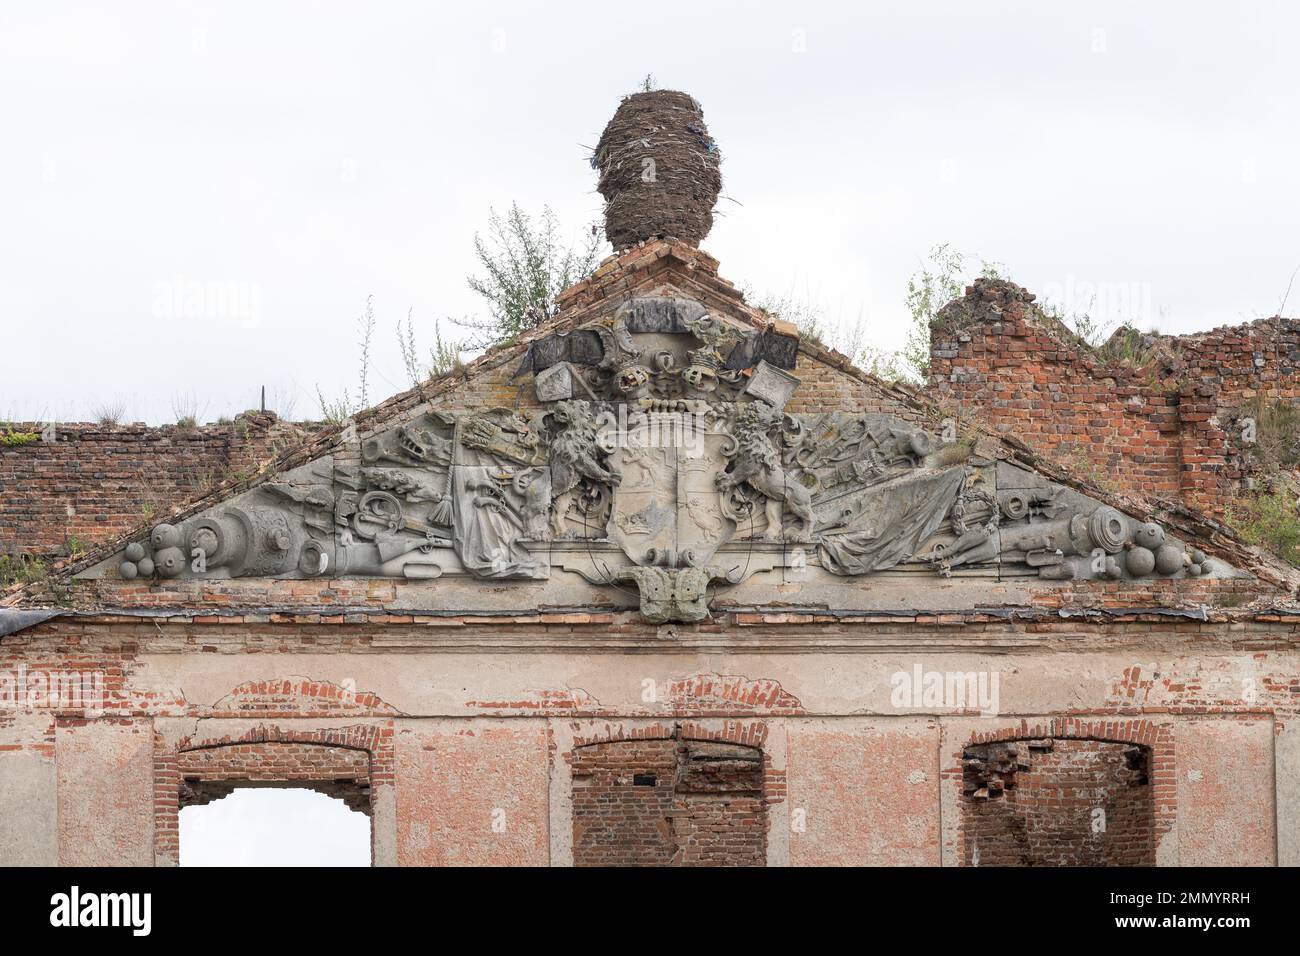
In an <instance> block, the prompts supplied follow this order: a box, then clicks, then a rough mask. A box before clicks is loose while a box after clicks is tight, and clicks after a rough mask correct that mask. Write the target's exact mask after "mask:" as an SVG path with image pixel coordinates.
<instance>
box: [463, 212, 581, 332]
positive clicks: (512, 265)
mask: <svg viewBox="0 0 1300 956" xmlns="http://www.w3.org/2000/svg"><path fill="white" fill-rule="evenodd" d="M604 244H605V239H604V236H603V234H602V233H601V230H600V228H599V227H598V226H596V225H593V226H592V227H591V231H590V234H589V235H588V236H587V238H586V239H584V241H583V242H582V243H581V244H580V245H579V246H577V247H574V246H565V245H564V243H563V242H562V240H561V238H560V225H559V220H558V219H556V216H555V213H554V212H552V211H551V209H550V207H549V206H543V207H542V213H541V215H540V216H538V217H537V219H536V220H535V221H534V219H533V217H531V216H529V215H528V214H527V213H525V212H524V211H523V210H522V209H520V208H519V204H518V203H511V204H510V210H509V212H507V213H506V214H505V216H501V215H499V214H498V213H497V212H496V211H495V210H492V211H491V213H490V215H489V217H488V230H487V234H486V235H483V234H480V233H475V234H474V255H475V257H476V258H477V259H478V263H479V266H480V267H481V269H482V273H481V274H480V275H472V276H470V277H469V279H468V281H469V287H470V289H472V290H473V291H474V292H476V293H477V294H478V295H480V296H482V297H483V299H484V300H485V301H486V302H487V307H488V315H487V318H485V319H478V318H472V317H471V318H463V319H457V320H454V321H455V324H457V325H460V326H462V327H464V328H467V329H470V330H472V332H473V333H474V334H473V335H472V337H471V338H470V340H469V341H468V342H466V343H465V348H466V349H467V350H473V349H482V348H487V347H488V346H491V345H495V344H496V343H497V342H502V341H508V340H510V339H513V338H515V337H516V336H518V335H519V334H520V333H522V332H526V331H528V330H529V329H532V328H536V327H537V326H538V325H541V324H542V323H543V322H545V321H547V320H548V319H550V318H552V317H553V316H554V315H555V314H556V306H555V300H556V298H557V297H558V296H559V294H560V293H561V292H563V291H564V290H565V289H566V288H568V287H569V286H571V285H573V284H574V283H575V282H578V281H580V280H582V279H585V278H586V277H587V276H589V275H591V273H592V271H593V270H594V269H595V267H596V264H597V263H598V262H599V261H600V254H601V251H602V247H603V246H604Z"/></svg>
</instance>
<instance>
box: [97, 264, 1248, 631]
mask: <svg viewBox="0 0 1300 956" xmlns="http://www.w3.org/2000/svg"><path fill="white" fill-rule="evenodd" d="M673 248H674V247H673V246H671V245H667V244H661V245H660V246H658V247H656V248H654V249H653V250H652V252H653V253H658V252H660V251H663V252H664V255H662V256H656V257H655V258H654V262H663V263H664V264H663V265H661V266H659V267H658V268H657V270H656V271H655V272H654V274H653V275H650V276H646V277H644V278H642V277H637V278H636V281H635V282H632V280H631V277H633V276H636V273H637V272H638V269H637V268H632V265H633V264H634V263H635V261H636V260H633V263H624V267H625V268H624V272H625V273H626V278H628V281H629V282H631V285H632V287H633V289H634V291H637V292H641V291H645V292H647V293H649V294H635V295H631V296H618V297H609V298H604V299H595V298H593V299H590V300H588V301H586V302H584V303H583V304H582V305H581V307H571V308H570V310H568V311H567V312H566V313H563V314H562V315H561V317H560V319H559V320H558V321H556V322H554V323H551V324H550V325H548V326H547V327H545V328H542V329H539V330H537V331H535V332H534V333H532V334H530V335H529V336H527V337H526V338H524V339H521V341H519V342H518V343H514V344H513V345H511V346H510V347H508V348H505V349H502V350H499V352H497V353H495V354H490V355H489V356H485V357H484V359H482V360H480V361H479V362H478V363H476V367H474V368H472V369H471V370H469V371H468V372H467V374H465V375H464V376H463V377H458V378H454V379H452V380H449V381H446V382H444V383H441V385H440V391H439V392H438V393H437V394H435V395H430V396H428V397H427V399H426V400H425V401H422V402H418V404H411V405H410V407H407V408H400V404H399V403H398V401H397V400H395V407H397V408H399V409H400V410H397V411H394V412H393V413H392V414H391V415H390V417H388V418H387V419H386V420H383V421H364V420H361V421H357V422H353V423H350V424H349V426H348V427H347V428H345V429H344V430H343V431H342V432H341V434H340V436H339V437H340V439H341V440H340V441H339V442H338V443H337V444H336V445H335V446H334V447H333V448H332V450H331V452H330V453H329V454H328V455H323V456H319V457H317V458H315V459H312V460H310V461H306V462H303V463H301V464H297V465H295V466H294V467H293V468H290V469H288V470H286V471H284V472H282V473H278V474H273V475H268V476H266V478H264V480H262V481H261V482H260V483H258V484H257V485H256V486H255V487H252V488H250V489H249V490H247V491H244V492H242V493H239V494H237V495H235V496H233V497H230V498H228V499H227V500H225V501H222V502H220V503H217V504H213V505H209V506H207V507H205V508H203V509H201V510H199V511H197V512H195V513H193V514H189V515H185V516H183V517H182V518H181V519H180V520H176V521H172V520H168V521H163V522H159V523H158V524H156V525H155V526H154V527H152V528H151V529H149V532H148V535H147V536H141V537H140V538H139V539H137V540H133V541H131V542H129V543H127V544H126V545H125V546H124V547H122V548H121V549H119V550H118V551H117V552H115V553H114V554H112V555H111V556H109V557H107V558H104V559H102V560H99V561H98V562H97V563H95V564H94V565H93V566H90V567H87V568H85V569H83V570H81V571H80V572H79V573H78V574H77V576H76V579H77V580H78V581H81V582H90V583H91V586H92V588H93V589H94V591H95V593H96V594H97V600H100V601H104V602H107V603H118V602H126V603H132V602H134V601H137V600H141V599H144V598H145V595H146V594H147V595H148V600H149V601H150V602H153V601H156V600H159V599H160V598H161V599H162V600H164V601H166V600H168V599H169V598H168V596H170V600H177V601H194V600H196V599H197V600H200V601H218V602H223V603H225V602H234V603H248V602H255V603H262V604H272V603H280V602H283V603H285V604H288V605H295V604H303V603H305V604H307V605H317V604H329V603H333V602H334V601H335V600H338V598H339V595H340V594H343V595H350V594H357V593H366V594H371V593H373V588H374V586H375V584H377V583H379V582H389V584H388V586H389V587H390V588H391V589H392V594H393V596H394V600H393V601H392V602H389V603H390V605H391V606H394V607H402V608H404V609H409V610H414V611H427V610H434V609H448V610H454V611H456V612H458V613H467V614H470V613H489V612H492V613H495V612H507V613H523V612H526V611H528V610H530V609H534V608H537V607H539V606H550V607H556V608H562V607H563V608H590V609H629V610H630V609H631V608H633V607H635V608H637V609H638V611H639V616H640V618H641V619H642V620H643V621H645V622H647V623H650V624H663V623H674V622H693V621H702V620H706V619H707V618H708V617H709V616H710V607H711V606H716V607H718V608H719V609H721V608H725V607H769V606H773V605H776V604H781V605H784V606H788V607H790V608H792V609H795V610H798V609H805V610H816V609H818V608H823V607H828V608H834V609H843V610H853V609H859V610H865V609H871V608H882V607H884V608H888V607H896V608H903V607H908V606H915V605H916V604H917V603H918V595H921V599H922V600H924V601H925V602H926V603H927V604H933V605H935V606H945V607H955V608H963V607H965V608H972V607H976V606H981V605H986V604H988V603H991V602H993V601H999V602H1001V603H1013V604H1020V605H1031V604H1033V603H1035V601H1036V600H1038V597H1037V595H1038V594H1040V593H1042V592H1050V591H1051V590H1052V589H1054V588H1056V587H1058V586H1061V585H1069V586H1071V587H1075V588H1077V587H1080V586H1083V587H1087V586H1091V585H1096V586H1097V587H1099V588H1102V589H1103V590H1104V589H1106V588H1107V587H1113V586H1115V585H1125V584H1128V583H1132V584H1136V585H1143V584H1145V583H1147V582H1151V583H1154V584H1167V585H1170V586H1174V587H1180V586H1182V585H1183V584H1186V585H1196V586H1199V585H1200V584H1201V582H1228V583H1232V582H1236V581H1238V580H1239V579H1240V580H1247V581H1248V580H1249V575H1247V574H1245V573H1244V572H1243V571H1241V570H1240V569H1239V568H1237V567H1234V566H1233V565H1232V563H1230V562H1228V561H1225V560H1223V559H1222V558H1221V557H1218V556H1217V555H1212V554H1211V553H1209V552H1207V551H1206V550H1205V549H1204V548H1203V547H1201V546H1200V545H1199V544H1198V543H1197V542H1196V541H1194V540H1193V541H1188V540H1185V539H1183V538H1181V537H1179V536H1178V535H1176V534H1174V533H1171V532H1169V531H1168V530H1167V529H1166V528H1165V527H1164V526H1162V525H1160V524H1159V523H1156V522H1153V521H1150V520H1144V519H1143V517H1142V516H1140V515H1132V514H1125V513H1123V512H1122V511H1121V510H1119V509H1117V508H1115V507H1112V506H1110V505H1107V504H1105V503H1103V502H1102V501H1100V500H1097V499H1096V498H1093V497H1090V496H1089V495H1087V494H1086V493H1081V492H1080V491H1078V490H1076V489H1074V488H1071V487H1067V486H1065V485H1062V484H1060V483H1058V482H1056V481H1053V480H1051V479H1049V478H1047V477H1045V476H1043V475H1041V474H1038V473H1036V472H1035V471H1034V470H1033V469H1032V468H1027V467H1025V466H1023V465H1018V464H1016V463H1014V462H1012V461H1010V460H1006V459H1005V457H1004V456H1003V451H1002V450H1001V449H999V448H998V447H997V446H996V445H995V444H992V443H989V442H987V441H984V442H983V443H981V442H980V441H979V440H972V439H970V438H969V436H962V435H960V434H959V433H958V431H957V429H956V426H955V424H954V423H953V422H951V421H939V422H934V421H933V418H932V415H931V413H930V412H929V410H927V409H925V408H923V407H919V406H918V405H917V404H916V403H915V402H908V401H907V400H906V396H904V395H902V393H895V394H890V393H888V392H887V390H885V389H883V388H881V387H879V386H875V387H873V386H872V384H871V383H870V382H869V381H868V380H865V379H863V378H859V377H856V376H854V375H853V374H851V373H850V372H849V371H848V370H846V369H844V368H842V367H840V368H837V367H836V365H835V364H834V362H835V360H834V358H833V357H831V356H828V355H826V353H824V352H822V351H821V350H819V349H815V348H814V347H810V346H808V345H807V344H806V343H801V342H800V340H799V337H798V334H797V331H796V330H794V329H793V328H792V327H789V326H785V325H783V324H781V323H779V322H776V321H772V320H768V319H766V318H765V317H764V316H762V315H760V314H755V313H752V312H751V311H749V310H748V309H747V308H746V307H744V306H743V303H741V302H740V301H739V299H733V300H730V301H728V302H727V303H726V307H724V308H718V309H716V310H710V309H709V308H708V307H706V305H705V304H704V303H703V302H701V301H699V300H698V299H692V298H689V297H688V293H690V292H692V291H693V290H694V288H695V285H696V284H695V280H694V279H693V278H690V277H683V276H682V272H683V270H682V269H681V268H680V266H679V265H678V264H677V259H676V254H675V253H674V251H673ZM664 260H666V261H664ZM687 271H689V270H687ZM597 275H598V276H599V273H598V274H597ZM569 301H571V302H572V301H573V297H572V296H571V297H570V299H569ZM574 313H577V314H576V315H575V314H574ZM804 377H807V378H809V379H810V380H811V382H812V383H813V385H812V391H813V393H814V394H813V396H812V397H811V398H810V399H807V400H805V401H802V402H801V401H799V400H798V398H797V397H798V396H799V394H800V392H801V390H802V389H803V387H804V382H803V378H804ZM424 397H425V396H424V393H423V391H422V390H417V391H416V392H414V393H408V394H407V395H406V396H403V397H401V398H400V402H408V403H414V402H415V400H416V399H418V398H424ZM863 398H866V400H865V401H864V400H862V399H863ZM507 400H508V403H507ZM837 404H838V405H839V407H836V406H837ZM877 409H881V410H877ZM289 582H302V583H295V584H291V583H289ZM484 582H491V583H492V585H493V586H492V588H491V590H490V591H487V590H484V589H483V587H482V584H483V583H484ZM271 598H275V599H276V600H275V601H272V600H270V599H271Z"/></svg>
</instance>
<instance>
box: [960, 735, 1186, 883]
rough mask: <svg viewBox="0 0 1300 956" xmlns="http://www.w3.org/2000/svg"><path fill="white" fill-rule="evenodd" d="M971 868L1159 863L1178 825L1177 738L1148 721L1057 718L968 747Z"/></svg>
mask: <svg viewBox="0 0 1300 956" xmlns="http://www.w3.org/2000/svg"><path fill="white" fill-rule="evenodd" d="M961 756H962V775H961V782H962V787H961V802H960V806H961V833H962V839H961V854H962V857H961V859H962V863H963V864H965V865H967V866H971V865H976V866H1151V865H1154V864H1155V862H1156V848H1157V846H1158V844H1159V840H1160V837H1161V836H1162V835H1163V834H1164V833H1166V832H1168V830H1169V828H1170V827H1171V826H1172V824H1173V813H1174V803H1173V791H1174V786H1175V782H1174V779H1173V738H1172V732H1171V731H1170V729H1169V728H1168V727H1163V726H1157V725H1154V724H1152V723H1150V722H1149V721H1144V720H1104V721H1100V720H1099V721H1089V720H1079V719H1075V718H1056V719H1053V720H1050V721H1045V722H1042V723H1039V724H1035V725H1033V726H1028V725H1024V724H1022V726H1021V727H1019V728H1010V729H1002V730H999V731H996V732H994V733H989V734H976V735H973V737H972V741H971V742H970V743H968V744H967V745H966V746H965V747H964V748H963V751H962V754H961Z"/></svg>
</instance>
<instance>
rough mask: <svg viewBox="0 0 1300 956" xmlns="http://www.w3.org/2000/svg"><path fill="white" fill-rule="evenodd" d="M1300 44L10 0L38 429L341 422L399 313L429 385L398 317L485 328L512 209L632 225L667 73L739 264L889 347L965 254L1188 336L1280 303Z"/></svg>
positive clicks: (12, 369)
mask: <svg viewBox="0 0 1300 956" xmlns="http://www.w3.org/2000/svg"><path fill="white" fill-rule="evenodd" d="M1298 38H1300V4H1294V3H1291V4H1284V3H1266V2H1252V3H1240V4H1232V3H1227V2H1216V3H1200V2H1186V0H1184V2H1167V3H1157V2H1145V3H1142V4H1134V3H1128V2H1116V3H1090V2H1086V0H1074V2H1071V3H1068V4H1067V3H1064V2H1061V3H1047V2H1042V0H1033V2H1029V0H1027V2H1022V3H1004V2H994V0H980V2H970V0H964V2H945V3H938V2H934V3H925V2H909V3H906V4H900V3H890V4H883V3H881V4H849V3H845V2H842V0H841V2H836V3H802V2H801V3H750V4H740V3H710V2H705V0H689V2H675V0H658V2H656V3H653V4H646V3H635V2H628V3H622V4H611V3H609V2H604V3H600V4H585V5H584V4H577V3H569V4H562V5H561V4H543V3H533V4H523V3H513V4H487V3H482V4H481V3H473V4H468V3H446V4H436V3H398V2H373V3H347V4H342V3H325V2H311V3H306V2H302V3H290V2H266V0H261V2H221V3H215V2H214V3H178V2H174V0H167V2H157V3H146V2H130V0H124V2H117V3H112V4H107V3H66V2H57V0H54V2H52V0H43V2H40V3H19V2H16V0H0V117H2V118H3V125H2V126H0V130H2V132H0V143H2V148H0V324H2V325H0V328H2V333H3V334H0V419H3V418H37V417H47V416H50V417H55V418H57V419H60V420H75V419H84V418H87V417H91V416H92V415H93V413H94V411H95V409H96V408H97V406H99V405H102V404H108V403H111V402H113V401H119V400H120V401H124V402H125V403H126V407H127V417H128V418H130V419H143V420H148V421H150V422H164V421H170V420H172V419H174V417H175V416H174V415H173V412H172V405H173V404H174V403H175V402H176V400H177V399H181V401H180V402H179V404H182V405H184V404H186V403H187V401H186V399H185V396H190V395H192V396H193V397H194V400H195V403H196V404H197V405H198V409H199V411H200V413H201V417H202V418H205V419H213V418H216V417H217V416H219V415H224V414H232V413H234V412H236V411H238V410H240V409H242V408H246V407H250V406H255V405H256V404H257V394H258V388H259V386H261V385H265V386H266V387H267V389H268V392H269V393H270V394H271V395H272V396H273V399H280V398H283V397H286V396H295V397H296V401H295V403H294V408H293V409H292V410H293V412H294V413H295V414H296V415H297V417H309V416H314V415H316V414H318V412H319V408H318V405H317V401H316V398H315V385H316V383H320V384H321V386H322V387H323V388H324V389H325V391H326V392H327V393H328V394H331V395H332V394H335V393H337V391H338V390H339V389H340V388H341V387H342V386H343V385H354V383H355V379H356V373H357V364H358V359H357V350H356V348H355V345H354V340H355V321H356V317H357V315H358V314H359V312H360V311H361V308H362V306H363V303H364V301H365V298H366V296H367V294H371V293H373V294H374V296H375V303H376V309H377V312H378V316H379V329H378V331H377V333H376V339H375V356H374V360H375V366H376V368H375V375H374V381H373V384H372V390H371V396H370V397H371V400H372V401H377V400H379V399H382V398H383V397H385V396H387V395H388V394H391V393H393V392H395V391H397V390H399V389H400V388H403V387H405V384H406V383H405V381H404V377H403V374H402V371H401V363H400V358H399V354H398V350H397V345H396V342H395V337H394V326H395V324H396V322H397V321H398V319H399V318H401V317H403V316H405V314H406V311H407V309H408V307H413V308H414V310H415V317H416V320H417V322H418V323H420V324H421V325H422V326H423V328H424V339H425V342H426V343H427V341H428V339H429V338H430V335H429V328H430V326H431V324H432V322H433V320H434V319H435V318H436V317H439V316H446V315H464V314H467V313H470V312H473V311H474V310H476V309H478V308H479V307H478V304H477V303H476V301H475V299H474V297H473V296H472V294H471V293H470V292H469V291H468V290H467V289H466V287H465V281H464V280H465V276H466V275H467V274H468V273H469V272H470V271H472V270H473V268H474V262H473V256H472V246H471V239H472V235H473V233H474V231H475V230H476V229H482V228H483V226H484V224H485V222H486V218H487V214H488V209H489V207H492V206H495V207H497V208H498V209H500V208H503V207H506V206H508V205H509V203H510V202H511V200H518V201H519V202H520V203H521V204H522V205H524V206H525V207H526V208H529V209H533V210H536V209H538V208H540V206H541V205H542V204H543V203H550V204H551V205H552V207H553V208H554V209H555V210H556V212H557V214H558V215H559V216H560V218H561V221H562V222H563V223H564V224H565V225H566V227H567V228H568V229H569V231H570V232H571V234H572V235H573V236H574V237H575V238H576V237H577V236H578V235H579V234H580V233H581V232H582V230H584V229H585V228H586V226H587V225H588V224H589V223H590V222H591V221H592V220H593V219H596V218H597V217H598V216H599V214H600V205H601V204H600V197H599V196H598V195H596V194H595V192H594V184H595V179H594V174H593V173H592V171H591V169H590V167H589V166H588V164H587V155H588V152H587V150H586V149H585V148H584V145H580V144H585V146H587V147H590V146H592V145H594V144H595V142H596V140H597V138H598V137H599V134H600V131H601V129H602V127H603V126H604V124H605V122H606V121H607V120H608V118H609V117H610V115H611V114H612V112H613V110H614V109H615V107H616V106H617V104H618V101H619V97H620V96H621V95H622V94H623V93H626V92H629V91H631V90H633V89H634V88H636V86H637V85H638V83H639V81H640V79H641V78H642V77H643V76H644V75H645V74H646V73H653V74H654V76H655V78H656V80H657V81H658V83H659V85H661V86H665V87H672V88H678V89H684V90H687V91H688V92H690V93H691V94H693V95H694V96H695V97H696V98H697V99H699V101H700V102H701V104H702V105H703V107H704V110H705V117H706V120H707V122H708V124H709V127H710V131H711V132H712V134H713V135H714V136H715V137H716V139H717V140H718V142H719V144H720V146H721V148H722V151H723V155H724V157H725V161H724V164H723V175H724V191H725V194H726V195H727V196H729V197H731V199H734V200H735V202H731V201H726V200H724V201H723V202H722V203H721V206H720V208H721V210H722V211H723V212H724V213H725V217H723V218H720V219H719V221H718V224H717V225H716V226H715V228H714V231H713V233H712V235H711V236H710V237H709V238H708V239H707V240H706V241H705V248H706V249H707V250H708V251H710V252H711V253H712V254H714V255H716V256H717V257H718V258H719V259H720V260H721V261H722V271H723V274H724V275H725V276H726V277H728V278H730V279H731V280H732V281H734V282H736V283H738V284H742V285H748V286H751V287H753V288H755V289H757V290H759V291H760V292H771V293H775V294H787V293H793V294H794V295H795V296H796V297H798V298H803V299H810V300H813V301H815V302H816V303H818V304H820V305H821V306H822V307H824V308H825V309H826V310H827V312H828V313H829V314H830V315H831V316H832V317H833V318H838V319H839V320H841V321H843V322H845V323H849V322H854V321H858V319H859V317H860V318H861V321H863V322H864V323H865V324H866V326H867V330H868V335H867V338H868V340H869V341H871V342H873V343H874V344H876V345H878V346H881V347H886V348H890V347H897V346H898V345H900V344H901V343H902V341H903V338H904V334H905V330H904V324H905V320H906V313H905V312H904V310H903V296H904V293H905V289H906V282H907V278H908V276H909V275H910V274H911V273H912V272H914V271H915V269H916V268H917V266H918V265H919V263H920V260H921V258H922V257H923V256H924V254H925V253H926V251H927V250H928V249H929V248H930V247H931V246H933V245H935V244H936V243H942V242H947V243H951V244H952V246H953V247H955V248H957V249H960V250H964V251H966V252H969V253H974V254H978V255H980V256H983V257H986V258H989V259H993V260H996V261H999V262H1002V263H1004V264H1006V266H1007V267H1008V269H1009V270H1010V272H1011V274H1012V276H1013V277H1014V278H1016V279H1017V280H1018V281H1020V282H1021V283H1022V284H1024V285H1027V286H1028V287H1030V288H1031V289H1032V290H1034V291H1037V292H1039V293H1040V294H1044V293H1047V294H1048V295H1049V296H1050V297H1051V298H1053V299H1055V300H1057V301H1058V302H1061V303H1062V304H1063V305H1065V306H1066V307H1067V308H1080V307H1086V306H1087V304H1088V300H1089V299H1091V298H1092V292H1097V291H1099V292H1100V300H1099V301H1100V302H1101V303H1102V306H1101V308H1100V311H1103V312H1112V313H1121V312H1129V313H1132V314H1128V315H1123V316H1120V315H1118V314H1112V315H1110V316H1109V317H1110V318H1117V317H1125V318H1137V319H1138V321H1139V323H1140V324H1143V325H1144V326H1147V327H1150V326H1151V325H1152V324H1158V325H1159V327H1160V329H1161V330H1162V331H1190V330H1199V329H1206V328H1211V327H1213V326H1215V325H1220V324H1224V323H1229V322H1239V321H1243V320H1245V319H1249V318H1254V317H1258V316H1263V315H1272V314H1273V313H1274V312H1275V311H1276V310H1277V308H1278V306H1279V303H1280V302H1281V299H1282V296H1283V293H1284V291H1285V289H1286V286H1287V282H1288V280H1289V278H1290V277H1291V275H1292V273H1293V272H1294V271H1295V270H1296V268H1297V266H1300V228H1298V227H1300V221H1298V220H1300V216H1298V215H1297V213H1298V212H1300V131H1298V130H1297V123H1296V119H1297V108H1296V103H1295V97H1296V92H1297V90H1300V56H1298V55H1297V54H1298V53H1300V43H1298V42H1297V40H1298ZM1297 285H1298V286H1300V282H1298V283H1297ZM1089 286H1091V289H1092V292H1090V291H1089ZM195 287H197V288H198V289H200V290H201V291H202V293H203V294H202V295H200V296H198V297H191V298H189V299H188V300H187V299H186V296H187V295H189V294H190V293H191V292H192V290H193V289H194V288H195ZM1298 301H1300V289H1297V291H1296V292H1295V293H1294V294H1293V296H1292V299H1291V304H1290V306H1289V307H1288V309H1287V311H1288V312H1290V313H1293V314H1294V313H1296V312H1297V311H1300V309H1297V308H1296V304H1297V302H1298ZM444 331H446V324H445V323H444Z"/></svg>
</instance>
